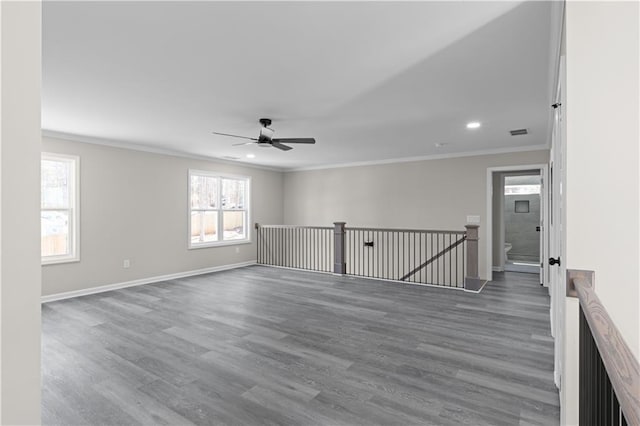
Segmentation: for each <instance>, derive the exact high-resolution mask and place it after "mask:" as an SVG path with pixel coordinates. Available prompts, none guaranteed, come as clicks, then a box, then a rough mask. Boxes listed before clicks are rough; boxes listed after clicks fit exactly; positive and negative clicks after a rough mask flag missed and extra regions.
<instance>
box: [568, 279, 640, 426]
mask: <svg viewBox="0 0 640 426" xmlns="http://www.w3.org/2000/svg"><path fill="white" fill-rule="evenodd" d="M593 275H594V274H593V272H591V271H577V270H567V296H572V297H577V298H578V300H579V301H580V306H581V307H582V312H583V313H584V316H585V318H586V320H587V323H588V324H589V328H590V329H591V334H592V336H593V339H594V340H595V342H596V345H597V347H598V351H599V352H600V357H601V358H602V362H603V364H604V366H605V369H606V370H607V375H608V376H609V380H610V381H611V385H612V386H613V390H614V391H615V393H616V397H617V398H618V401H619V403H620V408H621V410H622V412H623V414H624V416H625V418H626V420H627V422H628V424H630V425H640V365H639V363H638V360H637V359H636V358H635V356H634V355H633V353H632V352H631V349H629V346H627V344H626V342H625V341H624V339H623V338H622V335H621V334H620V331H618V328H617V327H616V326H615V324H614V322H613V320H612V319H611V317H610V316H609V314H608V313H607V310H606V309H605V308H604V306H603V305H602V302H600V299H599V298H598V295H597V294H596V293H595V291H594V280H593Z"/></svg>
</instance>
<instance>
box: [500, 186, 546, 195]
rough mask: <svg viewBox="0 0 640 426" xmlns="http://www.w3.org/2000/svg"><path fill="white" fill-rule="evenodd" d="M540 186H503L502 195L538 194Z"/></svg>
mask: <svg viewBox="0 0 640 426" xmlns="http://www.w3.org/2000/svg"><path fill="white" fill-rule="evenodd" d="M539 193H540V185H505V187H504V195H511V194H518V195H525V194H539Z"/></svg>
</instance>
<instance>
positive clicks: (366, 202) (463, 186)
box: [284, 151, 549, 278]
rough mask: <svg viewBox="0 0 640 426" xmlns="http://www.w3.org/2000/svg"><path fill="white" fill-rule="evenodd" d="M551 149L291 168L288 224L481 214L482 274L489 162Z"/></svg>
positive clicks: (407, 222) (417, 222)
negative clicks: (369, 164)
mask: <svg viewBox="0 0 640 426" xmlns="http://www.w3.org/2000/svg"><path fill="white" fill-rule="evenodd" d="M548 159H549V153H548V151H532V152H520V153H511V154H499V155H483V156H475V157H462V158H451V159H439V160H426V161H415V162H406V163H393V164H380V165H371V166H359V167H344V168H333V169H323V170H309V171H299V172H289V173H286V174H285V178H284V188H285V190H284V193H285V199H284V206H285V209H284V211H285V213H284V220H285V223H286V224H297V225H330V224H331V223H332V222H334V221H338V220H343V221H346V222H347V224H348V225H352V226H372V227H394V228H427V229H460V230H464V225H465V223H466V216H467V215H479V216H480V217H481V223H480V276H481V277H483V278H486V276H487V274H486V272H487V271H486V258H487V253H486V244H484V243H483V242H482V241H484V238H485V237H486V235H485V230H486V217H485V215H486V211H487V206H486V185H487V168H488V167H494V166H509V165H522V164H544V163H547V162H548Z"/></svg>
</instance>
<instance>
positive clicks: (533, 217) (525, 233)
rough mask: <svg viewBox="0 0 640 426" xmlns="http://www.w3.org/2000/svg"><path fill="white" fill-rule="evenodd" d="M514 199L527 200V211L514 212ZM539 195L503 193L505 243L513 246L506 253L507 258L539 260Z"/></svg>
mask: <svg viewBox="0 0 640 426" xmlns="http://www.w3.org/2000/svg"><path fill="white" fill-rule="evenodd" d="M516 200H525V201H529V213H515V202H516ZM536 226H540V195H537V194H530V195H512V194H510V195H505V196H504V230H505V240H504V241H505V243H511V245H512V246H513V247H512V248H511V251H509V253H508V254H507V257H508V258H509V260H524V261H528V262H539V261H540V232H537V231H536Z"/></svg>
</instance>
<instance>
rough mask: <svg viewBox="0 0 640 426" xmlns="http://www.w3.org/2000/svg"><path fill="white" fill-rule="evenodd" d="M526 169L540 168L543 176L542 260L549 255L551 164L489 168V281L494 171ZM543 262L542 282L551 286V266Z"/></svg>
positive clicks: (489, 271) (486, 260)
mask: <svg viewBox="0 0 640 426" xmlns="http://www.w3.org/2000/svg"><path fill="white" fill-rule="evenodd" d="M525 170H540V176H541V177H542V193H541V194H540V201H541V206H540V207H541V212H540V217H541V218H542V224H541V229H540V238H542V239H543V247H544V253H540V257H541V259H542V260H544V259H547V258H548V257H549V227H548V226H547V224H548V223H549V208H548V200H549V198H548V189H547V187H548V182H549V165H548V164H523V165H517V166H499V167H488V168H487V194H486V200H485V202H486V204H487V216H486V217H487V219H486V220H485V224H486V228H487V232H486V237H485V239H486V240H487V244H486V251H485V253H486V259H485V262H486V266H487V269H486V271H487V281H492V280H493V261H492V260H493V173H494V172H521V171H525ZM542 263H543V267H542V270H543V272H542V277H541V279H542V283H541V284H543V285H544V286H545V287H548V286H549V268H548V267H547V265H546V264H545V262H542Z"/></svg>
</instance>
